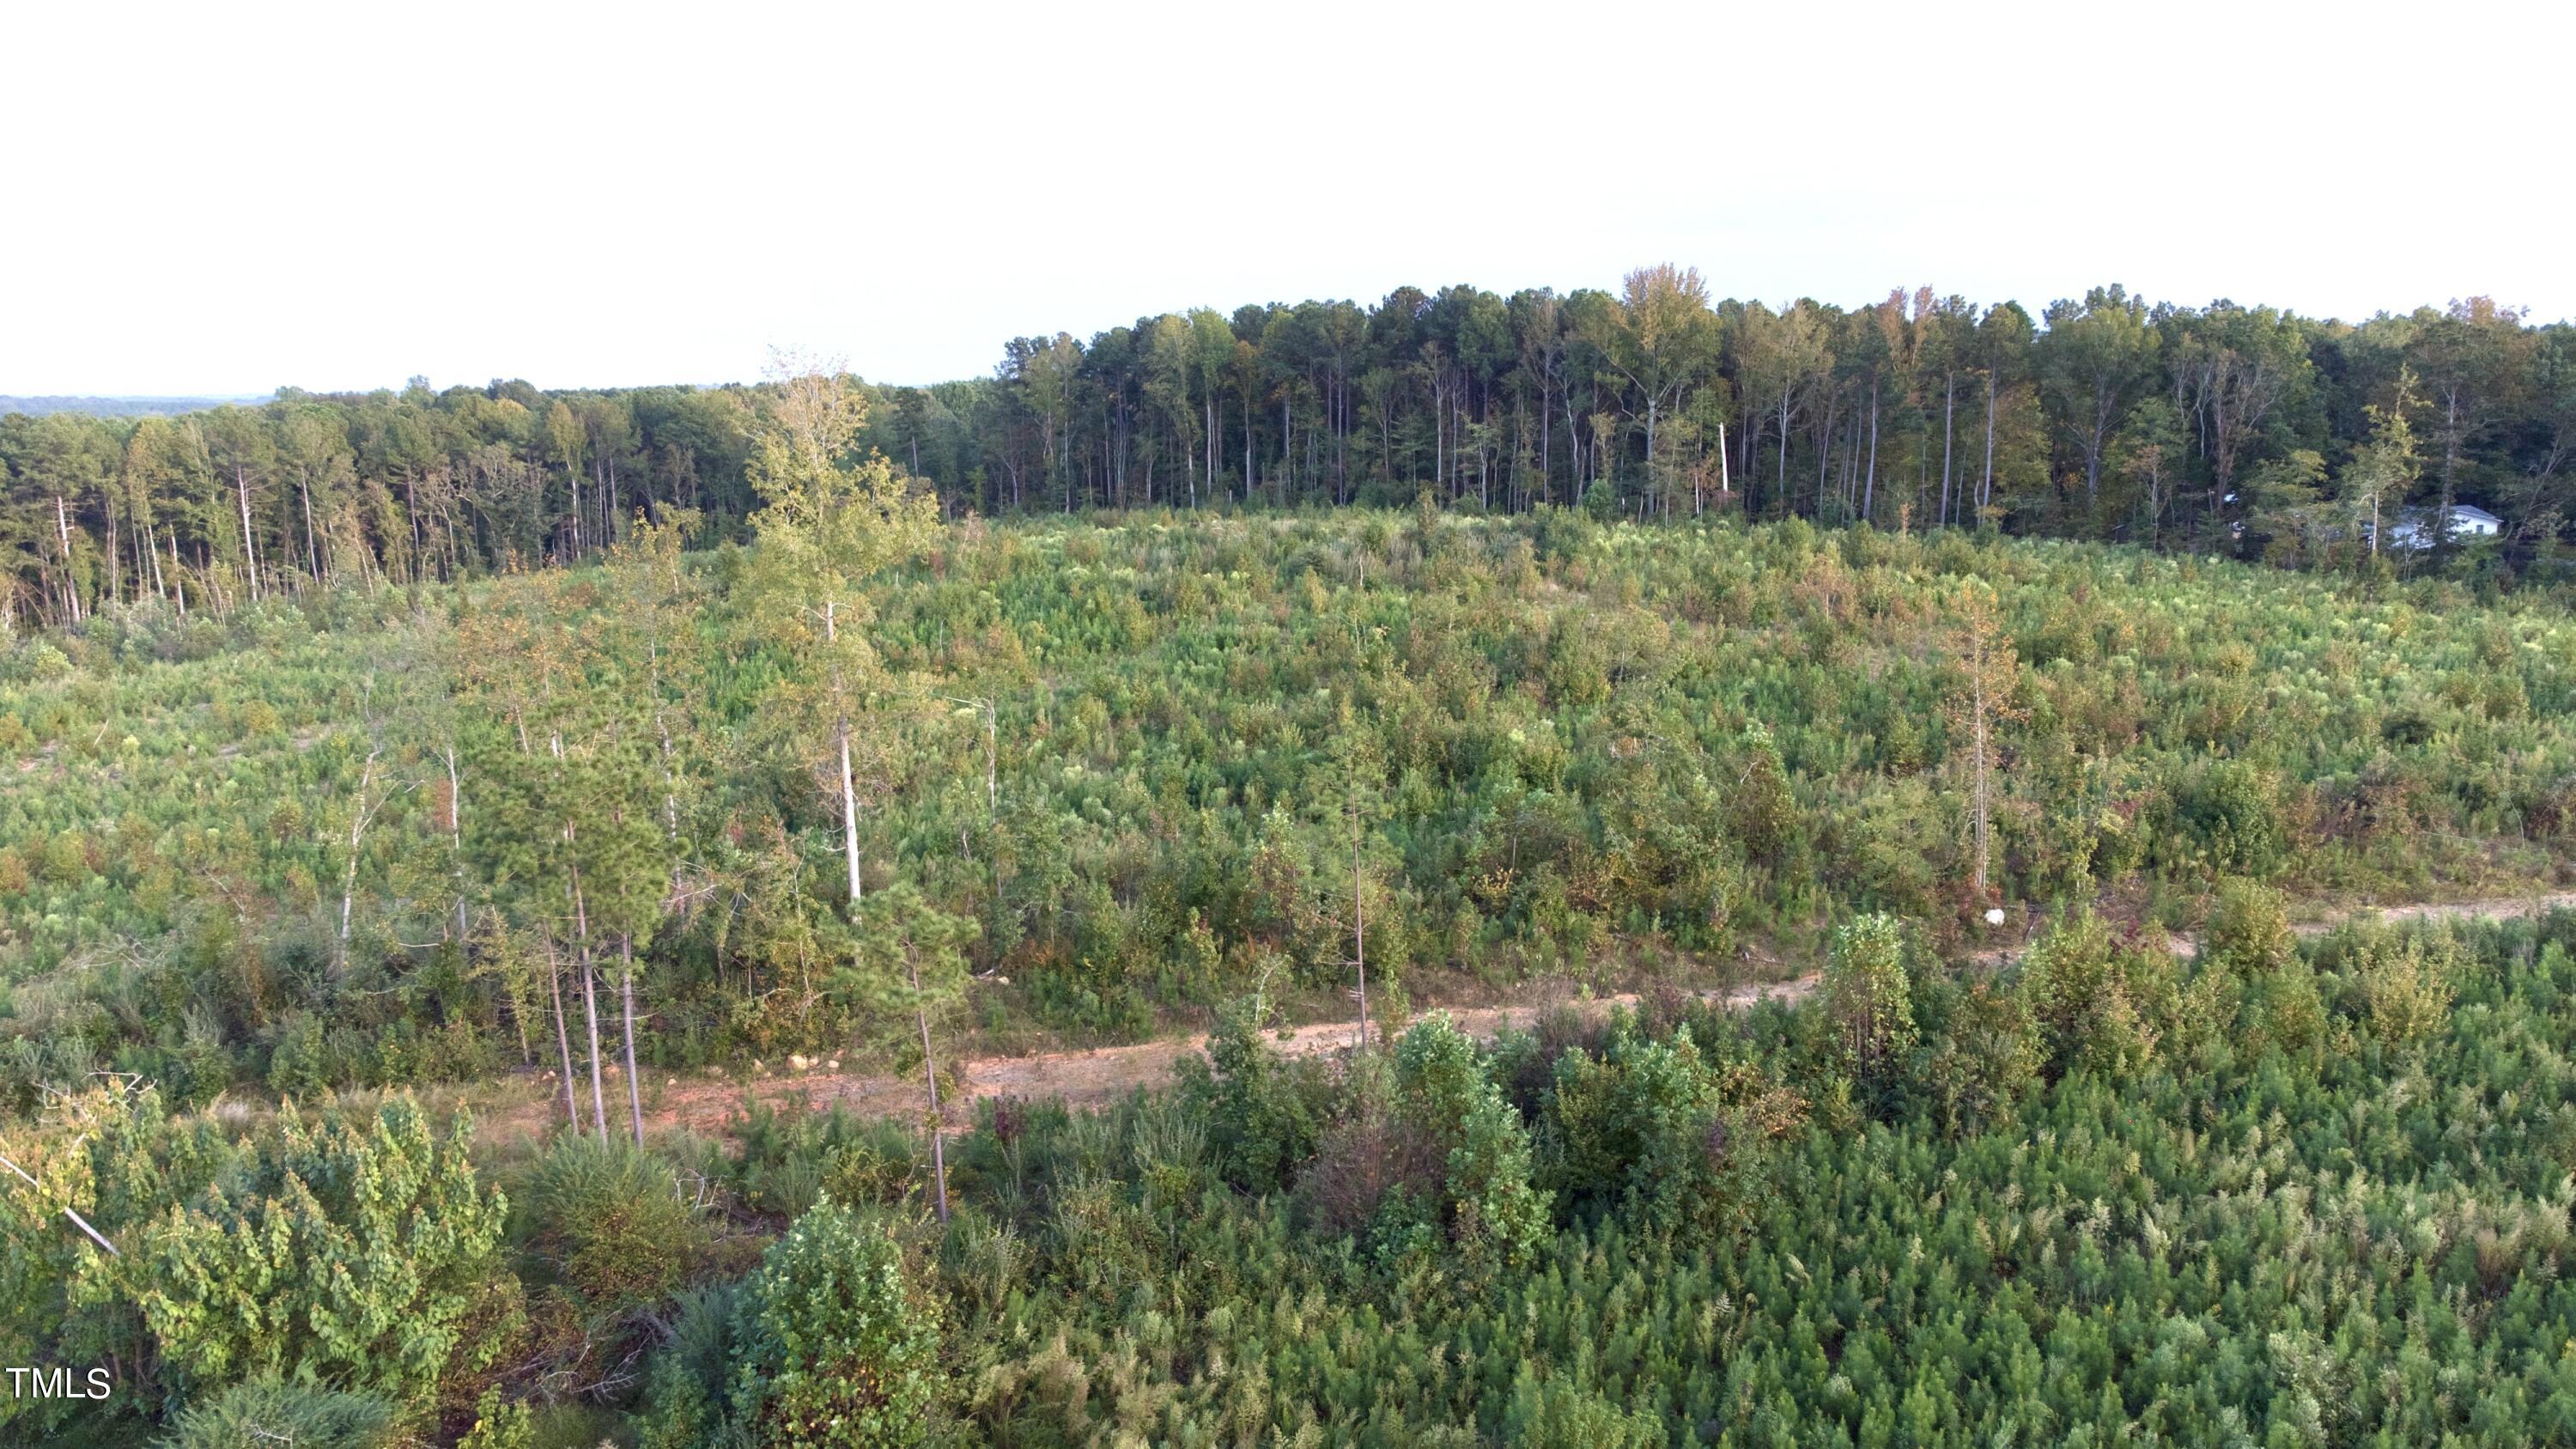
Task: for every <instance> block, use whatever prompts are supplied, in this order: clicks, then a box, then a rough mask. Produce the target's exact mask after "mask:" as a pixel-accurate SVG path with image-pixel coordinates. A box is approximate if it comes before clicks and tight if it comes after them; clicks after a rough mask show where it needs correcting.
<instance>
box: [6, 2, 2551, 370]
mask: <svg viewBox="0 0 2576 1449" xmlns="http://www.w3.org/2000/svg"><path fill="white" fill-rule="evenodd" d="M871 8H872V7H865V6H857V5H837V6H832V7H828V8H827V9H817V10H815V11H812V12H808V11H805V10H802V9H793V8H785V7H771V6H758V5H748V4H734V5H723V6H717V5H692V6H682V7H674V8H671V9H668V10H659V9H650V8H646V7H641V6H628V5H620V6H613V7H610V6H602V7H598V8H595V9H594V8H580V9H576V8H572V7H551V6H540V5H533V4H524V3H523V4H515V5H495V6H485V5H478V4H471V3H443V4H438V5H428V6H401V7H393V6H364V5H334V6H328V7H316V8H313V9H310V10H303V11H293V12H290V11H287V10H284V9H281V8H277V7H265V6H254V7H227V6H218V5H213V4H197V5H191V6H188V7H186V8H184V9H174V10H172V11H171V12H170V13H168V14H154V13H151V12H149V11H146V10H142V9H138V8H130V7H128V8H112V7H109V6H104V5H92V6H83V5H57V4H29V5H24V6H20V7H18V8H17V9H16V11H15V13H14V14H13V15H12V16H11V18H10V19H9V20H8V21H7V22H6V26H5V34H6V42H5V44H6V47H7V50H8V52H9V54H10V59H11V64H10V65H9V67H8V70H9V72H10V74H9V75H8V78H7V80H6V82H5V83H0V135H5V136H6V137H7V141H6V153H5V154H6V155H7V156H8V165H7V169H6V172H5V175H6V176H7V178H8V181H7V190H6V194H7V196H8V197H9V198H10V200H9V204H8V206H7V207H6V210H5V214H0V299H5V300H0V393H20V394H25V393H99V394H190V395H194V394H244V393H259V392H265V391H267V390H268V389H270V388H273V387H275V386H277V385H279V384H281V383H291V384H294V385H297V386H301V387H307V388H312V389H316V390H324V389H341V388H367V387H377V386H399V385H400V384H401V382H402V381H403V379H404V378H406V377H408V376H410V375H412V374H415V373H421V374H426V375H427V376H428V377H429V378H430V379H431V381H432V382H433V383H434V384H436V385H439V386H442V387H443V386H446V385H448V384H451V383H457V382H468V383H475V384H480V383H482V382H484V381H486V380H488V379H490V378H493V377H496V376H498V377H514V376H515V377H525V378H527V379H529V380H530V381H532V382H535V383H537V384H538V385H539V386H542V387H571V386H610V385H620V384H635V383H649V382H664V381H690V382H713V381H722V380H728V379H734V378H743V377H750V376H755V375H757V373H758V371H759V369H760V366H761V363H762V361H763V358H764V356H765V355H766V351H767V348H768V347H769V346H770V345H771V344H785V345H792V346H801V347H805V348H808V349H811V350H814V351H818V352H822V353H825V354H840V355H845V356H846V357H847V358H848V359H849V361H850V365H851V366H852V367H853V368H854V369H855V370H857V371H859V372H860V373H862V374H864V375H866V376H868V377H870V378H873V379H878V380H884V381H893V382H920V381H932V380H937V379H942V378H950V377H958V376H965V375H970V374H978V373H983V372H986V371H989V370H990V368H991V367H992V365H993V363H994V361H995V360H996V359H997V358H998V357H999V356H1000V353H1001V349H1002V343H1003V341H1004V339H1006V338H1007V337H1010V336H1012V335H1015V334H1026V333H1037V332H1048V333H1052V332H1055V331H1057V330H1064V331H1070V332H1072V333H1074V334H1075V335H1076V336H1077V337H1083V338H1088V337H1089V336H1090V335H1091V334H1092V333H1093V332H1095V331H1098V330H1100V329H1102V328H1106V327H1109V326H1113V325H1116V324H1119V323H1122V322H1129V321H1132V320H1134V319H1135V318H1136V317H1138V316H1139V315H1144V314H1151V313H1155V312H1160V311H1164V310H1168V309H1176V308H1186V307H1191V306H1200V305H1212V306H1218V307H1223V308H1226V309H1228V310H1231V309H1232V308H1234V307H1235V306H1237V305H1239V304H1241V303H1244V302H1250V301H1295V300H1299V299H1303V298H1307V297H1348V298H1353V299H1355V300H1358V301H1361V302H1364V303H1365V302H1372V301H1374V300H1376V299H1378V298H1380V297H1382V296H1384V295H1385V294H1386V293H1387V292H1388V291H1389V290H1391V289H1392V288H1394V287H1396V286H1399V285H1403V284H1408V283H1410V284H1413V285H1417V286H1421V287H1424V288H1426V289H1427V288H1436V287H1438V286H1441V285H1443V284H1446V283H1451V282H1462V281H1464V282H1473V283H1475V284H1477V285H1479V286H1484V287H1489V288H1492V289H1495V290H1497V291H1502V292H1509V291H1511V290H1513V289H1516V288H1519V287H1524V286H1552V287H1555V288H1557V289H1559V290H1560V291H1564V290H1570V289H1573V288H1577V287H1585V286H1613V285H1616V282H1617V279H1618V277H1619V275H1620V274H1621V273H1622V272H1623V271H1625V270H1627V269H1629V268H1631V267H1634V266H1637V265H1639V264H1642V263H1647V262H1654V261H1663V260H1671V261H1676V262H1681V263H1685V264H1689V265H1694V266H1697V267H1698V268H1700V270H1701V271H1702V272H1703V273H1704V274H1706V276H1707V277H1708V279H1709V283H1710V286H1711V288H1712V289H1713V290H1714V291H1715V292H1716V293H1718V294H1720V295H1734V296H1741V297H1760V298H1763V299H1765V300H1769V301H1773V302H1779V301H1782V300H1786V299H1789V298H1793V297H1795V296H1798V295H1801V294H1804V295H1809V296H1814V297H1817V298H1820V299H1823V300H1827V301H1832V302H1838V303H1843V304H1846V305H1849V304H1855V303H1861V302H1867V301H1870V300H1874V299H1875V298H1877V297H1880V296H1884V295H1885V294H1886V292H1887V290H1888V289H1889V288H1890V287H1894V286H1900V285H1903V286H1912V285H1915V284H1918V283H1929V284H1931V285H1932V286H1934V287H1935V288H1937V289H1938V290H1940V291H1943V292H1959V293H1963V294H1965V295H1966V296H1968V297H1970V298H1971V299H1974V300H1977V301H1992V300H1997V299H2002V298H2016V299H2019V300H2021V301H2022V302H2024V303H2025V304H2027V305H2029V306H2030V307H2031V308H2032V309H2033V310H2034V311H2036V310H2037V309H2038V308H2039V307H2040V306H2041V305H2043V304H2045V303H2046V302H2047V301H2048V299H2050V298H2052V297H2057V296H2064V295H2068V294H2073V293H2079V292H2081V291H2082V290H2083V288H2085V287H2086V286H2087V285H2090V284H2094V283H2100V282H2108V281H2119V282H2123V283H2126V284H2127V285H2128V286H2129V287H2130V288H2131V290H2133V291H2137V292H2141V293H2143V294H2145V295H2147V296H2149V297H2151V298H2160V299H2170V300H2173V301H2178V302H2185V303H2191V304H2195V305H2196V304H2202V303H2206V302H2208V301H2209V300H2211V299H2212V298H2214V297H2220V296H2225V297H2231V298H2233V299H2235V300H2237V301H2239V302H2246V303H2254V302H2268V303H2273V304H2276V305H2281V306H2286V307H2291V308H2294V309H2296V310H2298V311H2301V312H2305V313H2309V314H2314V315H2336V316H2343V317H2348V318H2358V317H2362V316H2366V315H2368V314H2370V313H2372V312H2375V311H2379V310H2383V309H2387V310H2399V311H2402V310H2406V309H2408V308H2412V307H2414V306H2416V305H2418V304H2422V303H2427V302H2430V303H2434V304H2437V305H2438V304H2440V303H2442V302H2443V301H2445V300H2447V299H2449V298H2452V297H2458V296H2466V295H2470V294H2474V293H2487V294H2490V295H2493V296H2495V297H2497V298H2498V299H2499V300H2501V301H2505V302H2508V303H2512V304H2519V305H2525V306H2528V307H2529V308H2531V310H2532V313H2533V315H2534V317H2535V318H2536V319H2555V318H2559V317H2564V316H2569V315H2571V314H2576V265H2571V258H2576V228H2571V227H2570V222H2571V220H2576V201H2571V195H2576V188H2571V182H2570V175H2571V166H2576V144H2571V138H2576V119H2571V116H2570V112H2569V110H2568V103H2567V101H2566V99H2565V96H2564V94H2563V85H2564V81H2563V77H2564V76H2565V74H2566V68H2567V65H2568V61H2569V58H2570V55H2571V45H2570V43H2571V40H2576V24H2571V22H2570V21H2569V20H2568V19H2567V18H2566V17H2567V14H2568V10H2569V7H2567V6H2565V5H2559V4H2550V5H2541V4H2528V3H2526V4H2510V5H2509V4H2490V3H2484V0H2474V3H2463V0H2450V3H2444V4H2439V5H2421V4H2417V5H2410V6H2407V7H2405V8H2404V9H2403V10H2394V9H2392V10H2389V11H2387V12H2384V13H2382V12H2378V11H2375V10H2373V9H2371V8H2369V7H2364V6H2352V5H2337V6H2332V7H2324V6H2320V7H2316V8H2315V9H2314V11H2313V13H2310V12H2309V11H2308V10H2307V9H2306V8H2305V7H2299V8H2298V9H2296V10H2295V11H2294V9H2293V7H2287V6H2275V5H2267V4H2263V3H2260V0H2234V3H2225V4H2199V3H2167V4H2158V5H2154V6H2137V7H2133V8H2132V9H2133V13H2132V14H2131V15H2128V16H2121V15H2115V14H2113V13H2111V12H2112V11H2113V10H2115V9H2118V8H2122V7H2112V6H2078V5H2065V4H2056V5H2046V6H2039V7H2034V8H2031V9H2028V10H2021V9H2014V8H2005V7H1992V6H1975V5H1949V6H1916V7H1908V8H1907V9H1902V10H1889V9H1878V8H1871V7H1856V6H1836V5H1826V4H1800V3H1794V0H1793V3H1786V4H1775V5H1772V6H1769V7H1765V13H1764V14H1763V15H1760V16H1757V15H1754V14H1750V13H1748V10H1749V9H1750V7H1745V6H1741V5H1732V4H1729V5H1719V4H1698V5H1677V6H1672V7H1669V8H1665V7H1657V6H1609V5H1594V6H1583V5H1559V6H1553V7H1549V8H1548V9H1546V10H1544V11H1539V12H1534V13H1518V12H1507V11H1505V10H1502V9H1500V8H1496V7H1491V6H1485V5H1474V6H1460V7H1457V8H1456V9H1455V10H1454V11H1444V12H1434V11H1430V10H1428V9H1416V8H1413V7H1407V6H1403V5H1399V4H1392V3H1377V4H1363V5H1352V6H1332V5H1319V4H1314V3H1308V0H1298V3H1295V4H1280V5H1272V6H1258V5H1235V6H1217V5H1205V4H1200V5H1188V6H1179V7H1173V8H1171V9H1169V10H1159V11H1158V10H1144V9H1131V8H1125V7H1117V6H1110V5H1085V4H1058V5H1050V6H1045V7H1040V8H1035V9H1030V10H1026V11H1018V10H1014V9H1012V8H1009V7H1004V6H997V5H989V4H971V5H946V6H940V5H910V6H906V7H903V9H902V10H901V12H900V13H897V14H889V15H877V14H872V13H869V11H870V9H871Z"/></svg>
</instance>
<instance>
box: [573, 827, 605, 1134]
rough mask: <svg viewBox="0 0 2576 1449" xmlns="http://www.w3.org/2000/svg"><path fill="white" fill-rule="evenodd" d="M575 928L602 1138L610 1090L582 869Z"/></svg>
mask: <svg viewBox="0 0 2576 1449" xmlns="http://www.w3.org/2000/svg"><path fill="white" fill-rule="evenodd" d="M572 921H573V930H574V931H575V932H576V933H578V937H579V940H580V943H581V1014H582V1019H583V1022H584V1024H585V1025H586V1027H587V1028H588V1030H589V1033H590V1116H591V1121H592V1123H593V1125H595V1126H597V1127H598V1128H599V1135H600V1137H601V1138H602V1139H605V1138H606V1137H607V1136H608V1092H607V1089H606V1088H605V1087H604V1086H603V1085H602V1084H601V1081H600V1069H599V973H598V972H596V971H594V970H592V969H591V960H590V911H589V909H588V908H587V907H586V906H585V905H584V904H583V902H582V898H581V872H580V871H579V870H575V871H574V872H573V874H572Z"/></svg>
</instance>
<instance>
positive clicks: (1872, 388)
mask: <svg viewBox="0 0 2576 1449" xmlns="http://www.w3.org/2000/svg"><path fill="white" fill-rule="evenodd" d="M1877 502H1878V374H1877V373H1874V372H1873V373H1871V374H1870V376H1869V471H1868V473H1867V474H1865V475H1864V476H1863V478H1862V481H1861V485H1860V518H1861V522H1863V523H1867V522H1869V521H1870V517H1871V514H1870V510H1871V508H1872V507H1874V506H1875V505H1876V504H1877Z"/></svg>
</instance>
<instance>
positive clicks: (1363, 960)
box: [1351, 801, 1369, 1051]
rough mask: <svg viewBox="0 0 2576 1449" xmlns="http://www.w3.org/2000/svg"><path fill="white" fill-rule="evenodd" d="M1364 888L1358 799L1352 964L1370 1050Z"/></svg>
mask: <svg viewBox="0 0 2576 1449" xmlns="http://www.w3.org/2000/svg"><path fill="white" fill-rule="evenodd" d="M1367 910H1368V908H1367V905H1366V903H1365V899H1364V897H1363V896H1362V895H1361V892H1360V812H1359V809H1358V803H1357V802H1356V801H1354V802H1353V807H1352V810H1351V964H1352V965H1353V966H1355V967H1357V968H1358V970H1359V982H1360V1050H1361V1051H1367V1050H1368V1039H1369V1029H1368V1028H1369V1008H1368V915H1367Z"/></svg>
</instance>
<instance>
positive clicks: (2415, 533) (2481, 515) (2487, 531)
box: [2388, 503, 2504, 549]
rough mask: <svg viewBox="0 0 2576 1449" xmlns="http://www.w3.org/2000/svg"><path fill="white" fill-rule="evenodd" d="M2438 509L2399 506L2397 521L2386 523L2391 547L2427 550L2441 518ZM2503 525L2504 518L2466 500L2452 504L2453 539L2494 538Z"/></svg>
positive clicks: (2430, 545) (2431, 544)
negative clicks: (2434, 529) (2435, 526)
mask: <svg viewBox="0 0 2576 1449" xmlns="http://www.w3.org/2000/svg"><path fill="white" fill-rule="evenodd" d="M2441 512H2442V510H2440V509H2438V508H2401V509H2399V510H2397V521H2396V522H2394V523H2392V524H2390V525H2388V546H2389V547H2390V548H2411V549H2426V548H2431V547H2432V546H2433V528H2434V525H2435V524H2436V523H2438V522H2439V521H2440V518H2441ZM2503 528H2504V520H2503V519H2501V518H2498V517H2496V516H2495V515H2494V514H2492V513H2489V512H2487V511H2486V510H2485V509H2483V508H2480V507H2477V506H2476V505H2474V504H2469V503H2454V504H2452V505H2451V537H2452V539H2453V540H2454V541H2457V540H2460V539H2469V538H2493V537H2495V536H2496V534H2497V533H2498V532H2500V531H2501V530H2502V529H2503Z"/></svg>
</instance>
